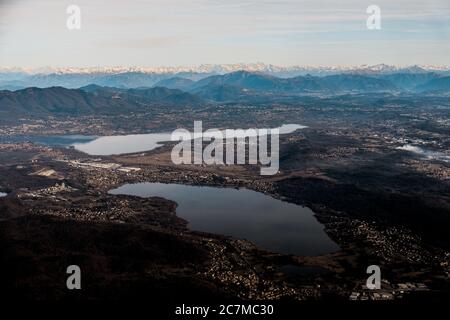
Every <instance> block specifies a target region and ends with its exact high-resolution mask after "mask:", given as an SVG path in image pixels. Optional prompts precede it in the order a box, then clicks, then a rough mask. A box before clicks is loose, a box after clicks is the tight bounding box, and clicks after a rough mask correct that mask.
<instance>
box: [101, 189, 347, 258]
mask: <svg viewBox="0 0 450 320" xmlns="http://www.w3.org/2000/svg"><path fill="white" fill-rule="evenodd" d="M110 193H111V194H125V195H135V196H140V197H150V196H158V197H163V198H166V199H170V200H173V201H175V202H177V203H178V207H177V215H178V216H180V217H182V218H184V219H185V220H187V221H188V222H189V224H188V226H189V228H190V229H192V230H197V231H204V232H210V233H216V234H223V235H228V236H233V237H236V238H241V239H247V240H250V241H252V242H253V243H255V244H256V245H257V246H259V247H261V248H263V249H267V250H270V251H273V252H280V253H285V254H295V255H320V254H325V253H330V252H334V251H337V250H339V247H338V246H337V245H336V244H335V243H334V242H333V241H332V240H331V239H330V238H329V237H328V235H327V234H326V233H325V232H324V230H323V226H322V225H321V224H320V223H319V222H318V221H317V220H316V218H315V217H314V215H313V212H312V211H311V210H310V209H308V208H305V207H302V206H298V205H295V204H291V203H287V202H284V201H281V200H277V199H274V198H272V197H270V196H267V195H265V194H262V193H259V192H256V191H252V190H247V189H232V188H215V187H199V186H187V185H179V184H162V183H137V184H126V185H123V186H121V187H119V188H117V189H114V190H111V191H110Z"/></svg>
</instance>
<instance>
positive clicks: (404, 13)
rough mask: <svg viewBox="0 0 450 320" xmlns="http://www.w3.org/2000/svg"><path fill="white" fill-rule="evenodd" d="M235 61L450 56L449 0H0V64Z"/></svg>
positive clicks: (417, 60) (432, 59)
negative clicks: (75, 10) (375, 18)
mask: <svg viewBox="0 0 450 320" xmlns="http://www.w3.org/2000/svg"><path fill="white" fill-rule="evenodd" d="M71 4H75V5H78V6H79V7H80V8H81V30H76V31H70V30H68V29H67V27H66V20H67V18H68V14H67V13H66V8H67V7H68V5H71ZM371 4H375V5H378V6H379V7H380V8H381V28H382V29H381V30H368V29H367V27H366V19H367V17H368V14H367V13H366V9H367V7H368V6H369V5H371ZM238 62H244V63H249V62H265V63H272V64H277V65H346V66H348V65H359V64H377V63H387V64H401V65H407V64H440V65H450V0H369V1H364V0H348V1H338V0H307V1H304V0H297V1H294V0H280V1H269V0H255V1H253V0H240V1H237V0H226V1H225V0H224V1H219V0H189V1H185V0H121V1H114V0H70V1H66V0H13V1H5V0H3V1H2V0H0V66H24V67H43V66H77V67H81V66H117V65H121V66H162V65H164V66H176V65H199V64H208V63H238Z"/></svg>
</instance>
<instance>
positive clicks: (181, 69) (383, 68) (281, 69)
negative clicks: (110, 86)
mask: <svg viewBox="0 0 450 320" xmlns="http://www.w3.org/2000/svg"><path fill="white" fill-rule="evenodd" d="M239 71H240V72H264V73H290V72H297V73H299V72H302V73H303V74H304V75H306V74H307V73H311V74H318V73H322V74H333V73H342V72H379V73H390V72H420V71H422V72H426V71H450V66H437V65H411V66H394V65H388V64H384V63H381V64H375V65H360V66H300V65H296V66H277V65H273V64H265V63H262V62H257V63H234V64H202V65H198V66H174V67H170V66H169V67H165V66H162V67H138V66H133V67H121V66H115V67H86V68H79V67H44V68H19V67H17V68H16V67H0V73H26V74H119V73H155V74H178V73H207V74H225V73H231V72H239Z"/></svg>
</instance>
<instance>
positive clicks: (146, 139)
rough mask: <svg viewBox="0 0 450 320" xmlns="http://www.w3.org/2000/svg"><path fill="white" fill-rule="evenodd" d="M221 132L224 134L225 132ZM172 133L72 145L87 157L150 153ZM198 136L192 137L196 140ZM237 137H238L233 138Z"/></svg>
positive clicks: (283, 130)
mask: <svg viewBox="0 0 450 320" xmlns="http://www.w3.org/2000/svg"><path fill="white" fill-rule="evenodd" d="M303 128H306V127H305V126H302V125H298V124H287V125H282V126H281V127H278V128H276V129H278V130H279V132H280V134H289V133H292V132H294V131H296V130H299V129H303ZM217 131H221V132H222V133H224V134H225V132H227V131H226V130H216V131H215V132H217ZM213 133H214V131H213V132H210V133H204V135H205V136H212V135H213ZM171 135H172V133H169V132H166V133H149V134H134V135H125V136H105V137H99V138H96V139H91V140H86V141H82V142H76V143H72V144H71V145H72V146H73V147H75V149H77V150H79V151H82V152H84V153H87V154H89V155H98V156H108V155H114V154H126V153H136V152H144V151H151V150H154V149H156V148H158V147H161V146H163V145H164V142H169V141H172V139H171ZM197 137H198V136H194V138H197ZM235 137H239V136H235ZM177 141H178V140H177Z"/></svg>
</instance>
